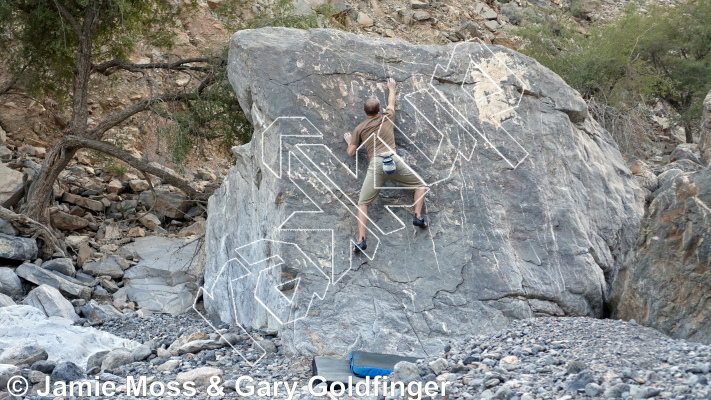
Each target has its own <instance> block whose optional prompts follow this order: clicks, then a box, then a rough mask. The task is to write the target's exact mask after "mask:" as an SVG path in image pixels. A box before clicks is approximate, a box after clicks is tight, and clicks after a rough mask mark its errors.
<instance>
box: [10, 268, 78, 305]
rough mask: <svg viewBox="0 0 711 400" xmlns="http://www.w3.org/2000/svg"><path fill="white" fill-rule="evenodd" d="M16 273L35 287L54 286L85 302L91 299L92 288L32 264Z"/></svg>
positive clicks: (18, 269)
mask: <svg viewBox="0 0 711 400" xmlns="http://www.w3.org/2000/svg"><path fill="white" fill-rule="evenodd" d="M15 272H16V273H17V275H18V276H19V277H20V278H22V279H25V280H28V281H30V282H32V283H34V284H35V285H44V284H46V285H49V286H52V287H54V288H57V289H59V291H60V292H62V293H63V294H65V295H67V296H71V297H78V298H81V299H84V300H88V299H89V298H90V297H91V288H89V287H87V286H84V285H82V284H81V282H79V281H78V280H76V279H74V278H72V277H70V276H66V275H62V274H60V273H58V272H55V271H48V270H46V269H42V268H40V267H38V266H37V265H35V264H32V263H24V264H22V265H20V266H19V267H17V270H16V271H15Z"/></svg>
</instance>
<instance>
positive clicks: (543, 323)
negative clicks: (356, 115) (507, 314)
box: [0, 313, 711, 400]
mask: <svg viewBox="0 0 711 400" xmlns="http://www.w3.org/2000/svg"><path fill="white" fill-rule="evenodd" d="M97 328H98V329H101V330H105V331H108V332H111V333H113V334H116V335H117V336H120V337H124V338H128V339H133V340H136V341H138V342H141V343H144V344H146V345H148V346H149V347H150V348H151V351H150V355H149V356H148V357H147V358H146V359H145V360H143V361H136V362H133V363H129V364H126V365H122V366H117V367H115V368H113V369H110V370H108V371H105V372H104V373H102V374H101V375H100V377H99V381H100V382H106V381H112V382H115V383H116V385H117V386H118V387H121V386H122V385H125V384H126V379H127V377H129V376H134V377H139V376H146V377H148V379H147V382H148V384H149V385H150V383H151V382H164V383H167V382H169V381H176V380H178V381H179V380H180V379H181V374H182V375H183V376H184V375H185V374H198V375H196V376H204V377H205V379H207V378H209V376H211V375H214V373H215V371H216V370H214V369H211V370H206V368H217V369H219V370H220V371H221V373H222V377H223V381H224V383H223V384H222V386H221V387H220V390H221V391H222V392H223V393H224V394H223V395H219V396H211V395H214V394H216V392H215V391H214V390H213V391H212V392H209V391H208V389H207V387H198V388H197V391H198V393H197V395H196V396H193V397H189V398H193V399H195V398H197V399H205V398H229V399H232V398H234V399H237V398H240V399H241V398H245V397H244V396H238V395H237V393H235V392H234V390H233V388H234V382H235V380H236V379H237V378H239V377H240V376H250V377H252V378H253V379H254V380H255V382H260V381H266V382H271V383H273V382H277V381H280V382H284V381H285V382H289V383H290V384H293V383H296V388H297V390H296V394H295V395H294V397H293V398H295V399H302V400H314V399H315V398H316V397H314V396H312V395H310V394H309V393H308V391H307V388H306V384H307V382H308V379H309V378H310V377H311V369H310V359H308V360H307V359H294V358H288V357H286V356H285V355H284V354H283V351H282V348H281V344H280V341H279V338H278V337H276V332H273V331H258V330H257V331H250V332H245V331H244V330H242V329H241V328H240V327H238V326H236V325H229V324H224V323H216V324H215V328H216V329H218V330H219V331H220V333H221V334H223V335H224V336H225V337H232V338H236V340H234V342H235V343H234V347H235V349H232V348H231V347H223V348H219V349H206V350H202V351H200V350H197V351H195V352H194V353H186V354H178V353H179V352H178V351H176V349H177V348H178V347H179V346H180V345H183V344H184V343H185V342H186V341H187V339H188V338H191V340H198V342H196V343H201V342H199V340H203V341H204V342H210V343H214V342H215V340H219V338H220V337H219V336H218V335H217V333H215V330H214V329H213V328H212V327H211V326H210V325H209V324H208V323H207V322H206V321H205V320H203V319H202V318H201V317H200V316H199V315H197V314H194V313H189V314H185V315H181V316H170V315H151V316H148V317H144V318H139V317H135V316H134V317H129V318H124V319H116V320H112V321H108V322H107V323H105V324H103V325H101V326H98V327H97ZM247 333H249V335H250V336H251V337H253V338H254V339H255V340H256V341H257V343H259V345H260V346H261V347H262V348H263V349H265V350H266V353H265V352H263V351H262V350H261V349H259V348H256V347H255V345H254V341H253V340H252V339H250V337H249V336H247ZM230 335H232V336H230ZM191 343H192V342H191ZM171 345H172V347H171ZM444 350H445V351H443V352H442V353H440V354H437V355H431V356H430V357H428V358H426V359H425V360H424V361H422V362H419V363H418V364H416V365H415V364H408V363H402V364H401V365H398V367H397V368H396V371H395V373H394V374H393V376H392V380H398V381H403V382H406V383H408V382H410V381H413V380H416V381H421V382H425V383H426V382H428V381H435V382H438V383H439V384H440V385H441V383H442V382H445V381H446V382H449V385H450V386H448V388H447V393H446V394H447V396H446V398H447V400H455V399H456V400H459V399H466V400H469V399H502V400H503V399H506V400H531V399H558V400H567V399H588V398H596V399H597V398H601V399H602V398H626V399H632V398H660V399H711V386H709V385H708V382H709V379H711V376H710V375H709V372H710V370H711V347H709V346H706V345H702V344H698V343H691V342H686V341H684V340H675V339H671V338H669V337H667V336H665V335H663V334H661V333H659V332H658V331H656V330H654V329H651V328H646V327H642V326H639V325H637V324H636V323H634V322H630V323H627V322H622V321H617V320H597V319H591V318H536V319H530V320H525V321H515V322H512V323H511V324H510V325H509V326H508V327H507V328H506V329H505V330H503V331H501V332H499V333H497V334H494V335H490V336H483V335H482V336H474V335H473V336H469V337H464V338H453V339H452V341H451V343H450V344H449V345H448V346H446V348H445V349H444ZM262 354H264V356H263V357H262V358H261V359H259V357H260V356H261V355H262ZM257 359H259V362H258V363H257V365H256V366H252V365H250V363H249V362H248V361H247V360H250V361H255V360H257ZM201 371H202V375H201V374H200V372H201ZM192 377H193V378H194V377H195V376H192ZM198 379H199V378H198ZM257 388H258V387H257ZM35 391H36V388H35ZM396 394H397V393H396ZM0 397H2V396H0ZM35 397H37V396H35ZM267 397H274V398H281V399H286V398H287V397H288V396H286V395H285V394H284V390H283V389H282V391H281V392H280V393H279V395H278V396H273V392H271V393H270V396H258V395H257V394H256V393H255V395H253V396H248V397H247V398H255V399H256V398H267ZM354 397H358V396H354ZM52 398H53V397H52ZM93 398H98V397H93ZM113 398H118V399H126V398H135V397H129V396H126V395H125V394H118V395H116V396H114V397H113ZM145 398H149V399H168V398H188V397H187V396H185V395H181V396H168V395H167V394H162V395H160V394H157V395H155V396H151V395H150V393H149V394H148V395H147V396H146V397H145ZM321 398H323V397H321ZM326 398H328V397H326ZM340 398H342V399H347V398H348V396H347V395H344V396H340ZM361 398H364V399H368V400H384V399H388V400H389V399H394V398H402V397H401V396H397V395H395V396H385V397H384V396H382V395H380V396H369V397H361ZM423 398H428V397H426V396H423ZM431 399H432V400H442V395H441V394H437V395H434V396H432V397H431Z"/></svg>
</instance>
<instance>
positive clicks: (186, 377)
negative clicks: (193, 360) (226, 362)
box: [177, 367, 222, 387]
mask: <svg viewBox="0 0 711 400" xmlns="http://www.w3.org/2000/svg"><path fill="white" fill-rule="evenodd" d="M213 377H217V378H219V381H220V382H222V370H221V369H219V368H213V367H201V368H197V369H194V370H192V371H187V372H181V373H179V374H178V376H177V381H178V382H179V383H181V384H182V383H185V382H193V383H195V386H198V387H199V386H209V385H210V384H211V382H210V378H213Z"/></svg>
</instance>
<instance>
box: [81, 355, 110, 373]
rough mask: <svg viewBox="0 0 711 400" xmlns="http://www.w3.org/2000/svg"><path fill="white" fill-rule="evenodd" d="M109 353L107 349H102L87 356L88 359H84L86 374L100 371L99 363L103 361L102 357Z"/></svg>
mask: <svg viewBox="0 0 711 400" xmlns="http://www.w3.org/2000/svg"><path fill="white" fill-rule="evenodd" d="M108 354H109V351H108V350H104V351H98V352H96V353H94V354H92V355H90V356H89V359H88V360H87V361H86V373H87V375H96V374H98V373H100V372H101V363H103V362H104V359H105V358H106V356H107V355H108Z"/></svg>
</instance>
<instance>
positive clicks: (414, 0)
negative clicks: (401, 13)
mask: <svg viewBox="0 0 711 400" xmlns="http://www.w3.org/2000/svg"><path fill="white" fill-rule="evenodd" d="M429 6H430V5H429V3H426V2H424V1H420V0H410V7H411V8H412V9H413V10H420V9H423V8H428V7H429Z"/></svg>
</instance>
